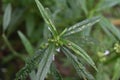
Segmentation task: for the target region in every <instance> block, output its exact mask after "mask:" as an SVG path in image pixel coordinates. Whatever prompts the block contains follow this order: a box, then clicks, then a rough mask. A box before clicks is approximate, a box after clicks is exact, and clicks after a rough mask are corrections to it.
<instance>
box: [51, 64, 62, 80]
mask: <svg viewBox="0 0 120 80" xmlns="http://www.w3.org/2000/svg"><path fill="white" fill-rule="evenodd" d="M51 73H52V75H53V78H54V80H63V79H62V77H61V75H60V74H59V72H58V70H57V69H56V66H55V64H54V63H52V65H51Z"/></svg>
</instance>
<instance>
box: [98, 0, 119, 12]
mask: <svg viewBox="0 0 120 80" xmlns="http://www.w3.org/2000/svg"><path fill="white" fill-rule="evenodd" d="M119 3H120V0H101V2H100V3H99V5H98V6H97V11H101V10H106V9H107V8H111V7H113V6H115V5H117V4H119Z"/></svg>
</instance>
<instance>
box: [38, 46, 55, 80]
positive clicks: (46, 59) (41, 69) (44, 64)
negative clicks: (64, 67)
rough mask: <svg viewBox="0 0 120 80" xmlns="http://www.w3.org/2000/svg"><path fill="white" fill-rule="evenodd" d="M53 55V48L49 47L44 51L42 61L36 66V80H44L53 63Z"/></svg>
mask: <svg viewBox="0 0 120 80" xmlns="http://www.w3.org/2000/svg"><path fill="white" fill-rule="evenodd" d="M53 55H54V46H53V45H50V46H49V48H48V49H47V50H46V51H45V53H44V56H43V58H42V60H41V61H40V63H39V66H38V72H37V75H36V80H44V79H45V77H46V75H47V73H48V71H49V69H50V65H51V63H52V61H53Z"/></svg>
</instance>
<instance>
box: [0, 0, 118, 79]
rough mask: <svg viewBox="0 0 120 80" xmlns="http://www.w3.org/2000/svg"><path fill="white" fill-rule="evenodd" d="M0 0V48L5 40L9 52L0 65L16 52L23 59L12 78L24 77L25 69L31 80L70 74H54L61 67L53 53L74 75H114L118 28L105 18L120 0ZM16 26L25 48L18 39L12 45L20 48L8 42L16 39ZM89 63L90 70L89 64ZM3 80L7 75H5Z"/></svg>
mask: <svg viewBox="0 0 120 80" xmlns="http://www.w3.org/2000/svg"><path fill="white" fill-rule="evenodd" d="M1 2H2V10H3V12H4V16H3V23H2V17H0V24H3V25H2V26H0V27H3V29H1V30H3V31H2V32H1V33H2V37H3V40H0V45H1V50H2V49H3V50H7V48H6V46H8V48H9V50H10V51H11V52H10V54H9V55H7V56H5V57H4V58H3V59H2V63H0V64H3V65H5V64H6V63H8V62H10V61H12V60H13V59H15V58H16V57H17V58H18V59H17V60H22V61H24V62H25V66H24V67H23V68H22V69H21V70H20V71H19V72H18V73H17V74H16V80H19V79H21V80H24V79H26V77H27V76H28V75H29V77H30V79H31V80H44V79H45V78H46V79H50V80H53V79H54V80H64V79H65V80H73V78H72V77H71V76H68V77H69V78H68V79H67V78H65V77H66V76H64V75H63V74H62V76H61V75H60V73H61V70H60V71H59V69H58V68H57V65H56V62H57V60H56V57H57V58H59V56H58V55H64V56H66V57H67V59H68V61H69V62H70V63H71V64H72V65H73V67H74V68H75V70H76V72H77V73H78V75H75V76H74V75H73V74H74V73H72V75H73V76H74V79H75V80H77V79H78V80H79V79H84V80H87V79H88V80H111V79H112V80H119V78H120V76H119V72H120V68H119V65H120V64H119V59H120V55H119V53H120V51H119V49H120V31H119V28H118V27H116V26H115V25H114V24H112V23H111V20H112V19H113V18H114V19H116V18H118V19H119V17H120V16H119V15H118V14H119V9H118V8H119V7H120V6H119V4H120V0H115V1H114V0H97V1H96V0H88V1H87V0H35V1H34V0H25V1H24V0H20V1H14V0H12V1H9V0H2V1H0V3H1ZM35 2H36V4H37V6H36V4H35ZM26 3H27V4H26ZM53 4H54V5H53ZM42 5H44V6H45V7H47V8H44V7H43V6H42ZM37 7H38V9H39V11H40V13H41V15H40V14H39V11H38V9H37ZM48 8H49V9H48ZM0 14H1V11H0ZM111 15H112V16H111ZM0 16H1V15H0ZM116 16H117V17H116ZM71 25H72V26H71ZM18 30H19V31H18ZM17 31H18V35H19V37H20V40H21V42H22V43H23V45H24V48H25V50H26V51H25V50H24V49H23V48H22V49H21V46H22V45H21V46H18V47H19V48H20V49H21V50H20V51H17V50H16V48H15V47H16V46H15V47H14V43H15V44H18V43H17V41H18V38H17V35H16V34H17ZM23 33H24V34H23ZM14 34H15V35H14ZM13 37H14V38H15V39H13ZM16 38H17V39H16ZM13 40H14V41H13ZM2 41H4V43H5V44H6V46H5V45H4V44H3V43H2ZM19 42H20V41H19ZM1 43H2V44H1ZM11 44H12V45H11ZM59 49H60V50H59ZM57 50H59V51H57ZM23 53H28V54H23ZM26 57H27V59H26ZM66 57H60V59H61V60H64V59H65V61H64V63H63V65H65V64H67V65H68V62H67V60H66ZM90 65H91V67H93V68H94V69H95V70H96V71H95V70H91V67H90ZM96 66H97V67H96ZM69 67H70V66H69ZM71 67H72V66H71ZM57 69H58V70H57ZM13 72H14V70H13ZM73 72H74V71H73ZM10 75H11V76H12V75H13V74H10ZM49 75H52V76H53V77H52V78H51V77H50V76H49ZM76 76H77V77H76ZM78 76H79V77H78ZM0 77H1V76H0ZM5 80H11V79H10V77H6V78H5ZM12 80H13V78H12Z"/></svg>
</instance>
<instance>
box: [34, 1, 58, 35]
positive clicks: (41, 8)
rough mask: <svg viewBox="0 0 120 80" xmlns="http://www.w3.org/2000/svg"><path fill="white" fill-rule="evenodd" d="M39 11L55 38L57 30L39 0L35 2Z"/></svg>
mask: <svg viewBox="0 0 120 80" xmlns="http://www.w3.org/2000/svg"><path fill="white" fill-rule="evenodd" d="M35 2H36V4H37V6H38V8H39V11H40V13H41V15H42V17H43V19H44V20H45V22H46V23H47V24H48V29H49V30H50V31H51V33H52V35H53V36H54V37H56V36H57V30H56V28H55V26H54V24H53V22H52V20H51V19H50V16H49V15H48V14H47V11H46V10H45V9H44V7H43V6H42V4H41V3H40V2H39V0H35Z"/></svg>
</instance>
